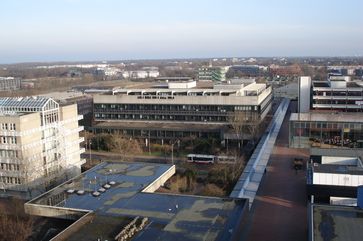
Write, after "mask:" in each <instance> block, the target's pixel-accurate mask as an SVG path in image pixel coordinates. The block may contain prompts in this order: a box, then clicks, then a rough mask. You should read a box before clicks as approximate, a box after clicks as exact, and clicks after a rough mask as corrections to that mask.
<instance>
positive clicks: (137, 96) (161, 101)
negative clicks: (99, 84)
mask: <svg viewBox="0 0 363 241" xmlns="http://www.w3.org/2000/svg"><path fill="white" fill-rule="evenodd" d="M184 87H185V86H184ZM271 101H272V90H271V87H270V86H267V85H266V84H257V83H249V84H241V83H239V84H220V85H214V87H213V88H203V89H202V88H168V89H116V90H114V91H113V92H112V94H102V95H95V96H94V119H95V121H96V125H94V126H93V129H94V130H95V131H96V132H98V131H100V130H101V129H103V130H104V128H105V126H107V128H108V131H110V132H111V131H112V130H119V131H122V130H123V128H124V127H125V126H127V125H126V124H125V123H127V122H133V123H135V125H137V124H136V123H140V125H141V126H142V125H144V126H145V127H146V126H149V127H152V126H153V127H152V130H151V129H150V130H148V131H147V132H148V133H146V134H145V135H146V136H155V135H154V134H152V133H151V131H156V130H157V129H159V130H162V127H163V126H166V125H168V126H169V127H168V128H172V126H174V128H175V126H178V128H176V129H175V131H177V132H178V133H179V134H180V131H184V133H190V130H191V129H190V126H191V125H199V126H200V127H198V128H199V133H203V132H204V131H208V130H209V129H210V128H211V127H213V128H212V129H219V130H220V131H222V130H224V128H226V127H228V126H229V125H230V117H231V116H233V115H236V114H238V113H242V114H244V115H245V119H246V120H247V119H249V120H250V122H253V121H257V120H258V121H259V120H263V119H264V118H265V116H266V115H267V113H268V112H269V110H270V109H271ZM105 122H106V123H105ZM135 130H136V129H135ZM142 131H145V130H141V129H140V130H139V131H137V132H134V133H143V132H142ZM167 131H168V135H167V136H169V137H170V138H174V137H175V136H178V135H179V134H176V133H172V130H171V129H168V130H167ZM124 133H126V129H125V131H124ZM145 135H141V136H145ZM198 136H200V134H198ZM219 136H223V133H220V134H219ZM139 137H140V136H139ZM181 137H185V136H181ZM222 138H223V137H222ZM161 139H162V138H161Z"/></svg>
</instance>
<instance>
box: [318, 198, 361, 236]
mask: <svg viewBox="0 0 363 241" xmlns="http://www.w3.org/2000/svg"><path fill="white" fill-rule="evenodd" d="M312 209H313V210H312V211H313V224H312V226H313V230H312V231H313V238H314V239H313V240H315V241H327V240H334V241H339V240H341V241H346V240H362V237H363V210H362V209H360V208H357V207H347V206H334V205H318V204H313V205H312Z"/></svg>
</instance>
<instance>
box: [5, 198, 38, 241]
mask: <svg viewBox="0 0 363 241" xmlns="http://www.w3.org/2000/svg"><path fill="white" fill-rule="evenodd" d="M23 205H24V203H23V202H22V201H20V200H18V199H11V200H10V205H9V207H8V209H9V210H7V211H8V213H5V211H4V210H3V211H1V213H0V240H14V241H24V240H27V239H28V238H29V237H30V235H31V234H32V230H33V219H32V218H31V217H29V216H28V215H26V214H25V213H24V208H23Z"/></svg>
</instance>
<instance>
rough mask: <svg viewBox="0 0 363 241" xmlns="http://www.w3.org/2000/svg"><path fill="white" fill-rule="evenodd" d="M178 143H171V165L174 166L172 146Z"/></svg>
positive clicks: (177, 141)
mask: <svg viewBox="0 0 363 241" xmlns="http://www.w3.org/2000/svg"><path fill="white" fill-rule="evenodd" d="M176 143H178V145H179V143H180V140H175V141H174V142H173V143H171V164H172V165H174V145H175V144H176Z"/></svg>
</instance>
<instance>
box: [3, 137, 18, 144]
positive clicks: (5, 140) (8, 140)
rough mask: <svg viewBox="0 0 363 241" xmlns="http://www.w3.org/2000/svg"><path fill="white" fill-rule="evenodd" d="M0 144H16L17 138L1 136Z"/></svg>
mask: <svg viewBox="0 0 363 241" xmlns="http://www.w3.org/2000/svg"><path fill="white" fill-rule="evenodd" d="M0 140H1V144H16V143H17V138H16V136H2V137H1V138H0Z"/></svg>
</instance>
